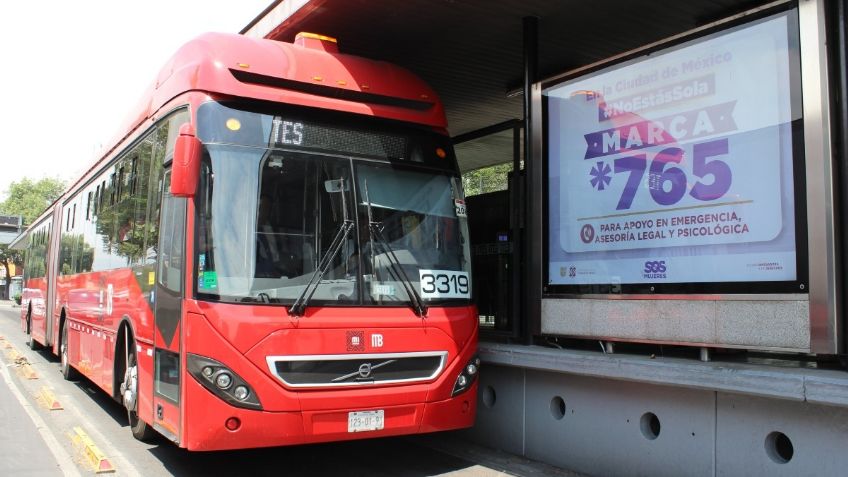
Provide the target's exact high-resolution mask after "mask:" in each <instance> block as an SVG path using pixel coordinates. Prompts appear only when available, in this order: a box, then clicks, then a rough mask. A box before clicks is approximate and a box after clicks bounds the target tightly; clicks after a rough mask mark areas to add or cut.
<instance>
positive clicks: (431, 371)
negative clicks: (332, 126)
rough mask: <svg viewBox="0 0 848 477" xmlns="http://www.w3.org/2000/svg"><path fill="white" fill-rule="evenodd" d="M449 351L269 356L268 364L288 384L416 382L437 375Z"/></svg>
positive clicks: (296, 385) (329, 385)
mask: <svg viewBox="0 0 848 477" xmlns="http://www.w3.org/2000/svg"><path fill="white" fill-rule="evenodd" d="M446 358H447V352H445V351H432V352H414V353H384V354H355V355H353V354H343V355H313V356H269V357H268V358H267V361H268V367H269V368H270V369H271V373H273V374H274V375H275V376H277V378H279V379H280V381H282V382H283V384H285V385H286V386H289V387H294V388H297V387H335V386H363V385H374V384H392V383H414V382H423V381H429V380H431V379H434V378H436V377H437V376H438V375H439V373H441V372H442V369H444V367H445V360H446Z"/></svg>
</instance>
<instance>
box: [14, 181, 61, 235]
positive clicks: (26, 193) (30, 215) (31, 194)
mask: <svg viewBox="0 0 848 477" xmlns="http://www.w3.org/2000/svg"><path fill="white" fill-rule="evenodd" d="M63 190H65V183H64V182H62V181H61V180H59V179H54V178H49V177H45V178H44V179H41V180H39V181H37V182H33V181H32V180H31V179H28V178H26V177H25V178H23V179H21V180H20V181H18V182H12V184H11V185H10V186H9V191H8V192H9V196H8V197H7V198H6V200H5V201H3V202H0V213H2V214H4V215H22V216H23V217H24V223H25V224H31V223H32V221H33V220H35V218H36V217H38V216H39V215H40V214H41V213H42V212H44V209H46V208H47V206H48V205H50V204H51V203H53V201H54V200H56V199H57V198H59V196H60V195H61V194H62V191H63Z"/></svg>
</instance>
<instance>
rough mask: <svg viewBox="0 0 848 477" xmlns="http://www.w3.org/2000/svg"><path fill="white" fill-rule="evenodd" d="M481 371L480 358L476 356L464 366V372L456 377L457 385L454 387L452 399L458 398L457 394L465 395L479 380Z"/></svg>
mask: <svg viewBox="0 0 848 477" xmlns="http://www.w3.org/2000/svg"><path fill="white" fill-rule="evenodd" d="M479 371H480V357H479V356H477V355H476V354H475V355H474V357H473V358H471V359H470V360H469V361H468V363H466V364H465V366H463V368H462V371H460V373H459V376H457V377H456V383H454V385H453V392H452V393H451V397H453V396H456V395H457V394H460V393H463V392H465V391H466V390H468V388H470V387H471V385H472V384H474V381H475V380H476V379H477V374H479Z"/></svg>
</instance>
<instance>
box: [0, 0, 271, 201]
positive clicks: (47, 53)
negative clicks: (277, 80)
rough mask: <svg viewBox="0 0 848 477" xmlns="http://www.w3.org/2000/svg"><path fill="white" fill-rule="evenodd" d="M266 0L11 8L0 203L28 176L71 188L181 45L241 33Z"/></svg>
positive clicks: (1, 116) (124, 0) (4, 60)
mask: <svg viewBox="0 0 848 477" xmlns="http://www.w3.org/2000/svg"><path fill="white" fill-rule="evenodd" d="M270 4H271V0H135V1H129V0H85V1H79V2H71V1H67V0H40V1H14V2H5V3H4V4H3V13H2V15H0V98H2V99H0V201H2V200H4V199H5V198H6V195H7V192H8V188H9V185H10V184H11V183H12V182H13V181H20V180H21V179H23V178H25V177H28V178H30V179H33V180H36V181H37V180H39V179H41V178H43V177H57V178H59V179H62V180H64V181H66V183H67V184H70V183H71V181H72V180H74V179H76V178H77V177H78V176H79V175H81V174H82V173H83V172H84V171H85V170H87V169H88V167H90V165H91V164H93V163H94V161H95V158H96V155H97V153H98V152H100V151H101V148H102V147H104V146H106V145H107V143H108V142H109V141H110V140H112V138H114V137H115V135H116V134H117V133H118V128H120V127H121V123H122V122H123V120H124V118H125V117H127V115H128V114H129V113H130V112H131V110H133V109H134V108H135V106H136V104H137V103H138V101H139V100H140V99H141V95H142V93H143V92H144V90H145V89H146V88H147V86H148V85H149V84H150V83H151V82H152V81H153V79H154V77H155V76H156V74H157V73H158V72H159V69H160V68H161V67H162V66H163V65H164V64H165V62H166V61H167V60H168V59H169V58H170V57H171V55H172V54H173V53H174V52H176V50H177V49H178V48H179V47H180V46H181V45H182V44H184V43H185V42H187V41H188V40H191V39H192V38H194V37H196V36H198V35H199V34H201V33H204V32H208V31H218V32H231V33H238V32H239V31H240V30H241V29H242V28H244V27H245V26H246V25H247V24H248V23H250V21H251V20H253V19H254V18H255V17H256V16H257V15H258V14H259V13H261V12H262V10H264V9H265V7H267V6H268V5H270Z"/></svg>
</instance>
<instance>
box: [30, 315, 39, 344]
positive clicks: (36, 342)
mask: <svg viewBox="0 0 848 477" xmlns="http://www.w3.org/2000/svg"><path fill="white" fill-rule="evenodd" d="M27 346H29V349H31V350H38V349H41V345H40V344H39V343H38V341H35V340H34V339H32V315H31V314H30V313H27Z"/></svg>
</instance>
